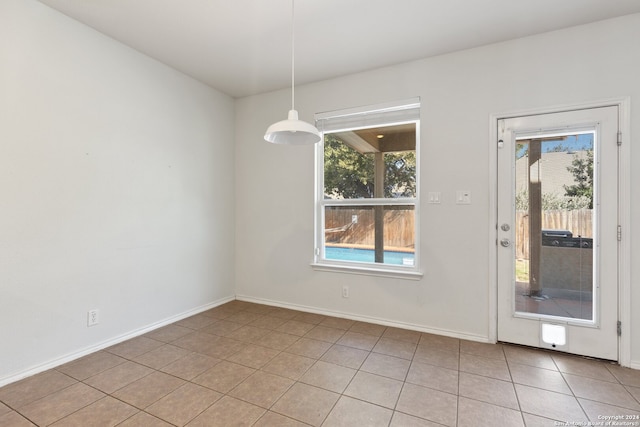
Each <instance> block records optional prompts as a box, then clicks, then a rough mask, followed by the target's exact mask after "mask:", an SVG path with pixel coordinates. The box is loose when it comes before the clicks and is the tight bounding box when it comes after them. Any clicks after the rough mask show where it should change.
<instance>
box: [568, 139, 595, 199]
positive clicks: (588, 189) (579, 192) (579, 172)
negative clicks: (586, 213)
mask: <svg viewBox="0 0 640 427" xmlns="http://www.w3.org/2000/svg"><path fill="white" fill-rule="evenodd" d="M567 170H568V171H569V172H571V174H572V175H573V179H574V181H575V184H574V185H565V186H564V191H565V194H566V195H567V196H569V197H587V198H588V199H589V209H593V150H587V151H586V155H585V156H583V157H582V156H578V155H574V156H573V161H572V162H571V166H568V167H567Z"/></svg>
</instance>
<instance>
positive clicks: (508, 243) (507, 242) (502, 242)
mask: <svg viewBox="0 0 640 427" xmlns="http://www.w3.org/2000/svg"><path fill="white" fill-rule="evenodd" d="M500 245H502V247H503V248H508V247H509V246H511V240H509V239H502V240H500Z"/></svg>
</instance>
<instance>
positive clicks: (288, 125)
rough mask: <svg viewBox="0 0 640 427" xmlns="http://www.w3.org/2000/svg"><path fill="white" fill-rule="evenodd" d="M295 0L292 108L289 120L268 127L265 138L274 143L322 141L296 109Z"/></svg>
mask: <svg viewBox="0 0 640 427" xmlns="http://www.w3.org/2000/svg"><path fill="white" fill-rule="evenodd" d="M294 24H295V0H291V110H289V115H288V117H287V120H282V121H280V122H277V123H274V124H272V125H271V126H269V128H268V129H267V132H266V133H265V134H264V139H265V140H266V141H268V142H272V143H274V144H289V145H311V144H315V143H316V142H318V141H320V132H319V131H318V129H316V128H315V126H313V125H311V124H309V123H307V122H303V121H302V120H298V112H297V111H296V109H295V51H294V48H295V44H294V26H295V25H294Z"/></svg>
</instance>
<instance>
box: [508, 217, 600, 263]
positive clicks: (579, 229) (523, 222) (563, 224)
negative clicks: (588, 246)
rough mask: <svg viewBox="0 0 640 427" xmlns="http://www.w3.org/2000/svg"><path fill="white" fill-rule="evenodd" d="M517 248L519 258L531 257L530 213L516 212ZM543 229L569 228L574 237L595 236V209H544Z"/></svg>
mask: <svg viewBox="0 0 640 427" xmlns="http://www.w3.org/2000/svg"><path fill="white" fill-rule="evenodd" d="M514 225H515V230H514V232H515V233H514V234H515V236H514V237H515V249H516V258H517V259H529V244H528V242H529V214H528V212H524V211H517V212H516V223H515V224H514ZM542 229H543V230H569V231H571V233H573V237H588V238H593V210H591V209H580V210H574V211H564V210H557V211H543V212H542Z"/></svg>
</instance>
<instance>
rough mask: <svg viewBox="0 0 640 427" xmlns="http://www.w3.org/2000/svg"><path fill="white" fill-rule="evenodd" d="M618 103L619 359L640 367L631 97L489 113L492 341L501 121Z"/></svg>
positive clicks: (495, 333)
mask: <svg viewBox="0 0 640 427" xmlns="http://www.w3.org/2000/svg"><path fill="white" fill-rule="evenodd" d="M608 106H617V107H618V112H619V114H618V120H619V123H618V127H619V129H620V131H621V132H622V145H621V146H620V151H619V165H618V166H619V169H618V173H619V178H618V179H619V185H618V189H619V190H618V191H619V194H618V204H619V205H618V212H619V213H618V215H619V219H618V221H619V225H620V226H621V227H622V239H621V241H620V244H619V253H618V295H619V297H618V320H619V321H620V322H621V323H622V334H621V336H620V339H619V343H618V344H619V347H618V362H619V363H620V365H621V366H626V367H632V368H635V369H640V360H631V242H630V240H631V233H630V225H631V185H630V184H631V172H630V166H631V160H630V159H631V155H630V149H631V147H630V145H631V135H630V134H631V123H630V106H631V98H630V97H620V98H612V99H604V100H599V101H593V102H587V103H580V104H568V105H557V106H551V107H548V108H536V109H530V110H522V111H509V112H503V113H495V114H491V115H490V116H489V150H488V152H489V209H490V212H489V224H488V227H489V230H490V233H489V236H490V238H489V242H488V246H489V248H488V254H489V319H488V321H489V341H490V342H496V341H497V338H498V270H497V269H498V245H497V242H498V231H497V224H498V212H497V208H498V199H497V183H498V168H497V166H498V162H497V158H498V121H499V120H501V119H509V118H514V117H521V116H532V115H537V114H550V113H559V112H565V111H573V110H581V109H590V108H599V107H608Z"/></svg>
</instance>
